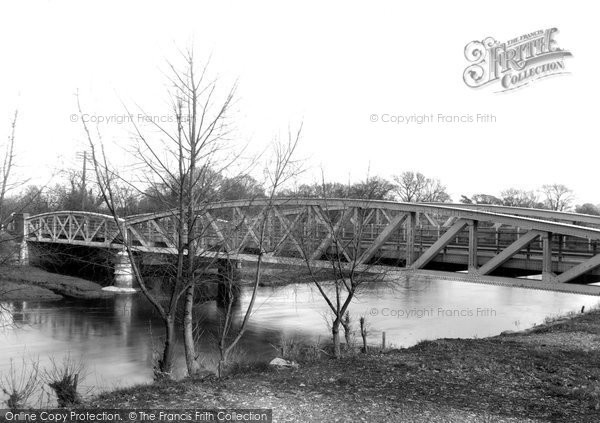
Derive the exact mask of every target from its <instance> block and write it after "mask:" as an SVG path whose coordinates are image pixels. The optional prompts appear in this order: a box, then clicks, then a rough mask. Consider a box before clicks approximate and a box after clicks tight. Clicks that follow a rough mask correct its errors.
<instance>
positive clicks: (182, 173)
mask: <svg viewBox="0 0 600 423" xmlns="http://www.w3.org/2000/svg"><path fill="white" fill-rule="evenodd" d="M183 58H184V67H183V70H178V69H177V68H176V67H174V66H172V65H169V67H170V70H171V75H172V76H171V78H170V82H171V85H172V87H173V88H172V90H171V105H172V113H173V115H174V117H175V125H174V127H173V128H169V127H166V126H164V125H163V124H162V123H161V122H158V121H156V120H152V119H151V120H150V127H151V128H152V129H154V131H153V132H149V131H148V130H146V129H145V128H143V127H141V126H139V125H138V124H137V123H136V122H132V124H133V127H134V131H135V135H136V141H137V143H136V145H135V148H134V154H135V157H138V158H139V163H138V165H139V167H140V168H142V169H143V171H142V173H141V174H140V180H141V182H140V184H141V186H139V187H138V186H136V185H134V184H131V185H132V186H134V187H135V188H137V190H138V194H140V195H146V196H147V195H150V196H151V199H152V202H153V203H154V204H159V205H160V209H162V210H165V211H166V213H167V214H168V216H169V219H171V221H172V222H173V223H174V226H175V230H174V232H173V233H172V234H171V235H170V239H169V243H170V244H171V245H175V254H174V257H173V260H172V264H171V265H167V266H165V271H166V272H167V275H168V277H169V282H170V283H169V284H167V285H168V288H167V290H168V291H167V292H166V298H163V297H158V296H156V295H155V294H153V293H151V292H150V290H149V289H148V286H147V284H146V283H145V280H144V276H143V275H142V273H141V271H140V268H139V266H138V264H137V262H136V260H135V254H134V252H135V250H134V248H133V247H132V246H131V245H130V244H129V243H128V241H127V240H128V239H129V238H128V236H127V233H126V229H124V228H123V226H124V225H123V221H122V219H121V216H120V214H119V207H124V204H123V198H121V196H120V195H119V193H123V190H118V189H117V188H116V187H117V182H121V183H127V182H128V181H127V180H126V179H125V178H123V177H120V176H119V174H118V172H116V171H115V170H114V169H111V168H110V165H109V163H108V160H107V156H106V154H105V152H104V146H103V144H102V143H101V140H98V141H94V139H93V138H92V136H91V134H90V131H89V128H88V127H87V125H86V124H85V122H84V120H83V119H82V122H83V124H84V130H85V132H86V135H87V138H88V142H89V145H90V150H91V155H92V162H93V164H94V169H95V172H96V179H97V182H98V185H99V187H100V192H101V194H102V197H103V199H104V201H105V203H106V204H107V206H108V209H109V212H110V213H111V214H112V216H113V219H114V221H115V223H116V224H117V227H118V230H119V231H120V235H121V238H122V239H123V240H125V242H124V248H125V251H126V252H127V255H128V256H129V259H130V261H131V263H132V267H133V272H134V275H135V278H136V279H137V281H138V283H139V285H140V289H141V290H142V292H143V294H144V295H145V296H146V297H147V298H148V300H149V301H150V303H151V304H152V305H153V306H154V308H155V309H156V310H157V311H158V313H159V315H160V316H161V318H162V320H163V324H164V326H165V343H164V348H163V351H162V354H161V358H160V359H159V360H158V363H157V367H156V374H157V376H165V377H169V376H170V375H171V373H172V370H173V360H174V347H175V335H176V331H177V329H178V326H177V319H178V317H180V316H182V319H183V322H182V329H183V339H184V351H185V361H186V366H187V370H188V374H190V375H192V374H194V373H195V372H196V371H197V370H198V367H199V366H198V362H197V358H198V356H197V354H196V345H195V342H196V338H197V337H196V336H195V334H194V318H193V308H194V302H195V299H194V297H195V291H196V288H197V287H198V286H199V285H200V284H201V283H203V278H204V275H205V274H206V273H207V272H206V271H207V269H208V268H209V267H210V266H213V265H214V264H215V263H216V262H217V261H218V260H221V259H222V257H223V254H225V255H226V253H227V251H226V245H227V241H226V240H223V241H222V243H221V244H220V245H217V246H212V247H213V250H211V251H208V250H207V249H206V248H208V247H206V246H203V245H202V242H201V240H202V239H203V236H204V235H205V234H206V233H207V231H208V230H209V228H210V227H211V222H206V221H205V219H204V217H205V216H206V215H207V213H206V211H207V210H208V208H209V207H210V204H211V202H214V201H216V200H218V199H219V191H218V190H216V189H215V185H217V184H219V183H220V182H222V181H223V180H225V179H226V178H224V177H223V175H224V173H225V172H226V171H228V170H231V168H232V165H233V164H234V163H235V162H237V161H238V159H239V157H240V154H241V153H240V150H239V149H238V150H237V151H233V150H232V149H231V148H230V147H229V144H228V142H229V136H230V125H229V123H228V120H229V117H228V112H229V110H230V107H231V105H232V103H233V98H234V93H235V88H236V87H235V85H234V86H233V87H232V88H231V89H230V90H227V91H226V92H225V94H224V95H222V96H219V94H218V88H217V82H216V80H211V79H209V78H208V76H207V66H205V67H204V68H202V69H200V70H199V71H198V69H197V68H196V66H195V63H194V56H193V54H192V52H191V51H187V52H185V53H183ZM79 111H80V113H82V111H81V107H80V108H79ZM127 112H128V113H129V110H127ZM129 114H131V113H129ZM298 136H299V133H298ZM98 138H99V135H98ZM295 145H296V144H295V143H294V144H293V148H291V151H290V153H289V154H285V153H282V156H281V158H282V161H277V163H276V165H277V167H276V168H275V169H274V170H273V172H274V173H275V175H276V177H274V180H273V181H272V182H273V183H272V186H273V192H274V191H275V190H276V189H277V188H278V186H279V184H280V183H281V182H282V179H285V178H284V176H285V171H286V169H287V168H288V167H289V165H290V157H291V153H292V152H293V149H295ZM286 151H287V150H286ZM129 179H131V178H129ZM203 216H204V217H203ZM165 236H167V234H165ZM261 239H262V238H261ZM215 249H216V251H215ZM215 252H216V253H217V254H214V253H215ZM259 263H260V256H259ZM259 278H260V265H259V266H258V270H257V274H256V279H257V282H256V283H255V284H254V287H255V289H256V287H257V286H258V279H259ZM255 295H256V293H255V292H254V294H253V297H252V298H253V299H252V301H251V303H250V305H249V307H248V311H247V313H246V316H245V317H244V320H243V322H242V325H241V327H240V329H239V331H238V333H237V334H236V336H235V337H234V338H233V341H231V342H230V343H229V344H227V345H226V344H225V343H221V345H222V346H223V351H222V354H221V355H222V360H221V361H225V360H226V358H227V355H228V354H229V352H230V351H231V349H232V348H233V347H234V346H235V344H236V343H237V342H238V341H239V339H240V338H241V336H242V335H243V333H244V330H245V327H246V325H247V322H248V319H249V317H250V314H251V311H252V306H253V303H254V298H255ZM181 300H183V307H182V309H181V308H179V306H180V305H181ZM224 332H225V333H226V332H227V331H224ZM228 341H229V340H228Z"/></svg>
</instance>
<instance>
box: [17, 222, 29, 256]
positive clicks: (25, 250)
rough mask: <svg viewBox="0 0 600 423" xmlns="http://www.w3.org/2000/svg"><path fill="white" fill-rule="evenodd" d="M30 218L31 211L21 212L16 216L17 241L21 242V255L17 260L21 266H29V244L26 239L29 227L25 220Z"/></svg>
mask: <svg viewBox="0 0 600 423" xmlns="http://www.w3.org/2000/svg"><path fill="white" fill-rule="evenodd" d="M28 218H29V213H19V214H16V215H15V217H14V221H15V232H16V234H17V237H16V239H15V240H16V241H17V242H18V243H19V256H18V259H17V262H18V263H19V265H21V266H29V246H28V245H27V241H26V236H25V235H27V234H26V232H27V228H26V226H25V221H26V220H27V219H28Z"/></svg>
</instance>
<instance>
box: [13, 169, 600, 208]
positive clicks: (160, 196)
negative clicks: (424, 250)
mask: <svg viewBox="0 0 600 423" xmlns="http://www.w3.org/2000/svg"><path fill="white" fill-rule="evenodd" d="M206 180H207V181H210V182H207V183H209V186H208V187H206V190H205V192H206V193H207V198H210V199H211V201H226V200H240V199H252V198H265V196H266V194H265V187H264V185H263V184H262V183H261V182H260V181H258V180H257V179H256V178H254V177H253V176H251V175H249V174H240V175H237V176H235V177H224V176H222V175H221V174H218V173H217V172H214V175H211V176H210V177H209V178H206ZM115 186H116V189H117V190H118V191H119V197H120V198H122V199H123V201H122V202H121V206H120V210H119V213H120V214H121V215H123V216H128V215H134V214H141V213H154V212H160V211H164V210H163V209H164V205H165V204H168V203H170V201H165V199H170V198H171V199H173V198H174V196H175V192H174V191H173V190H172V189H171V188H170V187H169V185H168V184H163V185H157V184H154V185H153V186H151V187H149V188H147V189H146V190H145V191H143V192H140V191H138V190H137V189H135V188H133V187H131V186H129V185H128V184H125V183H123V182H121V183H115ZM278 196H279V197H301V198H356V199H368V200H388V201H401V202H425V203H445V202H451V201H452V198H451V197H450V195H449V194H448V192H447V188H446V186H445V185H444V184H442V182H441V181H440V180H439V179H435V178H429V177H427V176H425V175H423V174H422V173H420V172H412V171H406V172H402V173H400V174H399V175H394V176H393V177H392V179H391V181H390V180H387V179H385V178H382V177H379V176H372V177H367V178H365V179H364V180H362V181H359V182H355V183H346V184H344V183H340V182H321V183H318V182H315V183H311V184H306V183H305V184H300V185H297V186H294V187H293V188H287V189H282V190H281V191H280V192H279V193H278ZM459 201H460V202H461V203H464V204H491V205H503V206H511V207H526V208H538V209H548V210H555V211H574V212H576V213H583V214H591V215H598V216H600V205H595V204H591V203H584V204H579V205H574V204H573V202H574V193H573V191H572V190H571V189H570V188H568V187H566V186H565V185H562V184H548V185H543V186H542V187H541V188H540V189H539V190H535V191H534V190H523V189H517V188H509V189H506V190H504V191H502V192H501V193H500V195H499V196H495V195H492V194H485V193H480V194H475V195H472V196H470V197H469V196H466V195H461V198H460V200H459ZM1 210H3V213H4V216H3V220H4V219H5V218H6V217H7V214H10V213H11V212H15V211H17V212H28V213H30V214H39V213H45V212H52V211H57V210H86V211H91V212H97V213H106V212H107V208H106V205H105V204H104V201H103V199H102V196H101V195H100V193H98V192H97V190H96V189H95V188H91V187H89V186H86V184H85V182H84V181H83V178H82V172H81V171H69V172H67V173H66V176H65V178H64V181H63V182H62V183H56V184H54V185H52V186H47V187H42V186H38V185H29V186H27V187H26V188H24V189H23V190H22V191H21V192H20V193H19V194H16V195H15V194H13V195H12V196H9V197H6V198H5V199H4V201H3V205H2V209H1Z"/></svg>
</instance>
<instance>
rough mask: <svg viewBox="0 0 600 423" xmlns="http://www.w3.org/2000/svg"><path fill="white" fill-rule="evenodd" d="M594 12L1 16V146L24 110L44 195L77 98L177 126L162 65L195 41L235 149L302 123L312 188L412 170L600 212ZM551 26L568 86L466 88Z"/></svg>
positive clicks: (454, 183) (467, 188)
mask: <svg viewBox="0 0 600 423" xmlns="http://www.w3.org/2000/svg"><path fill="white" fill-rule="evenodd" d="M599 11H600V10H598V7H597V6H596V5H595V4H594V3H593V2H588V3H587V4H585V5H584V3H578V4H577V6H575V4H574V3H573V2H553V1H528V2H522V1H504V2H500V3H498V2H486V3H484V2H480V1H477V2H476V1H472V2H466V1H463V2H447V1H436V2H431V1H430V2H427V1H423V2H410V3H409V2H402V3H401V2H375V1H370V2H362V3H357V2H349V1H344V2H324V1H320V2H316V1H315V2H312V1H302V2H294V3H292V2H281V1H279V2H275V1H273V2H262V1H252V2H248V1H245V2H242V1H235V2H234V1H220V2H199V1H195V2H178V1H169V2H167V1H164V2H150V1H140V2H134V1H129V2H117V1H115V2H112V1H102V2H81V1H73V2H67V1H38V2H33V1H29V2H10V3H8V2H3V3H2V4H1V5H0V45H1V46H2V49H1V51H2V55H3V59H2V66H1V67H0V90H1V97H0V134H8V130H9V129H8V126H9V121H10V116H11V113H12V111H13V110H14V109H15V108H17V107H18V109H19V111H20V114H21V116H20V119H19V122H18V130H17V138H18V143H19V147H18V153H19V164H20V166H21V169H20V171H21V172H22V173H25V174H27V175H29V176H32V177H34V178H36V180H40V181H41V180H43V179H44V178H46V177H47V176H48V175H50V174H51V173H52V172H53V171H54V170H55V169H57V168H60V167H63V166H70V165H73V163H74V162H75V153H76V152H77V151H81V150H83V149H84V148H85V143H84V138H83V133H82V127H81V124H80V123H79V122H72V117H71V115H73V114H75V113H77V108H76V101H75V98H74V93H75V92H76V90H78V89H79V91H80V95H81V97H82V101H83V102H84V104H85V108H86V112H88V113H89V114H91V115H98V116H107V117H110V116H119V115H123V114H124V113H125V111H124V110H123V106H122V104H121V102H122V101H123V102H125V103H126V104H134V103H137V104H140V105H141V106H143V107H144V109H145V110H148V111H149V112H151V113H153V114H160V113H166V104H165V99H166V96H165V90H166V80H165V77H164V72H165V69H166V67H165V62H166V60H174V58H176V56H177V49H178V48H185V47H187V46H189V45H191V44H192V43H193V45H194V49H195V52H196V57H197V58H202V59H206V58H208V57H209V56H210V57H211V70H212V71H213V73H214V74H218V75H219V77H220V81H221V83H222V84H224V85H228V84H231V83H233V81H234V80H238V82H239V90H238V101H237V103H236V114H235V122H236V127H237V136H238V137H239V140H240V143H246V142H250V143H251V145H252V149H254V150H255V151H260V150H261V149H262V148H264V146H265V145H266V144H267V143H268V142H269V141H270V140H271V139H272V138H273V137H274V136H275V135H276V134H277V133H278V132H282V131H283V132H285V131H286V130H287V127H288V125H291V126H292V127H295V126H297V125H298V123H299V122H300V121H304V135H303V140H302V146H301V151H300V153H299V154H300V156H301V157H308V162H307V163H308V164H309V165H310V166H311V167H312V169H313V171H312V172H309V173H307V174H306V176H305V178H307V179H308V180H312V179H311V178H314V175H315V174H317V173H318V169H320V168H324V169H325V176H326V177H327V178H328V179H331V180H338V181H342V182H347V181H348V180H352V181H356V180H360V179H362V178H364V177H365V176H366V174H367V171H368V170H369V169H370V174H371V175H374V174H377V175H380V176H383V177H391V175H393V174H398V173H400V172H402V171H405V170H418V171H421V172H422V173H424V174H426V175H428V176H432V177H436V178H439V179H441V180H442V182H443V183H444V184H445V185H447V187H448V191H449V192H450V194H451V195H452V196H453V197H454V199H455V200H458V199H459V198H460V194H468V195H471V194H474V193H479V192H485V193H490V194H498V193H499V192H500V191H501V190H503V189H505V188H508V187H516V188H523V189H535V188H537V187H539V186H541V185H542V184H545V183H554V182H558V183H564V184H566V185H567V186H569V187H571V188H572V189H573V190H574V191H575V192H576V194H577V200H578V202H592V203H600V191H599V190H598V189H597V188H596V187H597V186H598V179H597V178H598V173H599V172H598V162H599V156H598V148H597V145H598V133H597V130H596V128H597V125H598V121H599V117H598V106H597V101H598V98H599V97H600V96H599V94H600V82H599V77H598V69H600V58H599V55H600V53H598V50H597V48H596V45H597V44H596V43H597V42H596V38H597V37H596V36H595V28H596V25H597V18H598V16H599V13H598V12H599ZM552 27H556V28H558V30H559V32H558V33H557V35H556V37H555V38H556V42H557V45H558V46H559V47H561V48H563V49H565V50H569V51H571V52H572V53H573V57H572V58H568V59H566V60H565V65H566V69H565V70H566V71H567V72H568V74H566V75H561V76H556V77H552V78H545V79H543V80H540V81H536V82H535V83H532V84H529V85H528V86H527V87H525V88H523V89H519V90H514V91H510V92H506V93H497V92H495V91H497V89H498V88H499V86H496V87H495V88H491V87H490V88H489V89H487V88H486V89H477V90H475V89H471V88H469V87H467V86H466V85H465V83H464V82H463V77H462V75H463V71H464V69H465V67H466V66H467V65H468V63H467V61H466V59H465V57H464V48H465V45H466V44H467V43H469V42H470V41H473V40H481V39H483V38H486V37H489V36H491V37H494V38H496V39H497V40H499V41H507V40H510V39H513V38H515V37H518V36H520V35H522V34H526V33H530V32H533V31H536V30H539V29H546V28H552ZM478 113H479V114H492V115H494V116H495V119H496V122H495V123H494V122H490V123H476V122H474V123H455V124H452V123H451V124H438V123H432V124H422V125H417V124H394V123H391V122H382V119H383V120H385V119H384V118H383V115H384V114H389V115H393V116H396V115H413V114H416V115H422V114H433V115H434V116H435V117H436V118H437V115H438V114H443V115H451V116H464V115H473V116H476V115H477V114H478ZM372 115H376V118H377V122H372V120H374V119H375V118H373V117H372ZM99 129H100V130H101V132H102V133H103V136H104V138H105V139H108V141H109V142H110V143H113V144H116V145H125V144H126V143H128V138H129V133H130V131H131V127H130V126H129V125H127V124H118V123H114V122H113V123H110V124H103V125H100V126H99ZM3 137H4V136H3ZM114 151H117V150H114ZM114 160H115V161H118V160H124V155H121V154H114Z"/></svg>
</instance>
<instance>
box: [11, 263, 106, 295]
mask: <svg viewBox="0 0 600 423" xmlns="http://www.w3.org/2000/svg"><path fill="white" fill-rule="evenodd" d="M0 293H1V299H2V300H20V301H51V300H58V299H61V298H63V297H70V298H81V299H96V298H108V297H111V296H113V295H114V294H112V293H110V292H105V291H102V286H100V285H99V284H97V283H94V282H90V281H88V280H85V279H81V278H76V277H73V276H65V275H59V274H56V273H50V272H46V271H45V270H42V269H39V268H37V267H31V266H2V267H0Z"/></svg>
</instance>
